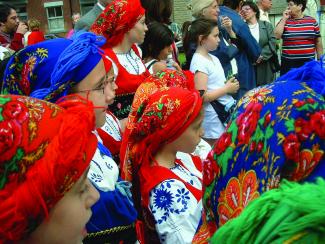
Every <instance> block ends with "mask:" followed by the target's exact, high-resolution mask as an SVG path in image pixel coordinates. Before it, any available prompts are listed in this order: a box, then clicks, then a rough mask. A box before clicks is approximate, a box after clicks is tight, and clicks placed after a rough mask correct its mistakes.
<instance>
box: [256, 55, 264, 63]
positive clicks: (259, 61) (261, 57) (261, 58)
mask: <svg viewBox="0 0 325 244" xmlns="http://www.w3.org/2000/svg"><path fill="white" fill-rule="evenodd" d="M262 61H263V56H262V55H260V56H259V57H258V59H257V60H256V62H255V63H256V64H260V63H262Z"/></svg>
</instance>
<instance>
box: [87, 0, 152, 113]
mask: <svg viewBox="0 0 325 244" xmlns="http://www.w3.org/2000/svg"><path fill="white" fill-rule="evenodd" d="M144 12H145V10H144V9H143V7H142V6H141V3H140V1H139V0H131V1H130V0H129V1H127V0H117V1H113V2H111V3H110V4H109V5H107V6H106V8H105V10H104V11H103V12H102V14H100V15H99V17H98V18H97V20H96V22H95V23H94V24H93V25H92V27H91V28H90V31H92V32H94V33H95V34H97V35H103V36H104V37H105V38H106V44H105V45H104V46H103V49H104V51H105V54H106V55H107V56H109V57H110V58H111V59H112V60H113V61H114V62H115V63H116V64H117V66H118V70H119V74H118V76H117V78H116V84H117V86H118V88H117V90H116V98H115V102H114V104H112V105H110V106H109V109H110V111H112V112H113V113H114V115H115V116H116V117H117V118H118V119H123V118H126V117H127V116H128V114H129V112H130V109H131V104H132V101H133V97H134V93H135V91H136V89H137V88H138V86H139V85H140V84H141V83H142V82H143V80H144V79H145V78H146V77H148V76H149V75H150V73H149V71H148V70H147V69H146V67H145V65H144V63H143V62H142V60H141V55H140V53H139V48H138V47H137V46H136V45H135V44H133V45H132V47H131V49H130V50H129V51H128V52H127V53H115V52H114V51H113V50H112V48H113V47H115V46H117V45H119V44H120V43H121V42H122V40H123V38H124V35H125V33H127V32H128V31H130V30H131V29H132V28H133V27H134V25H135V24H136V23H137V22H138V21H139V20H140V19H141V18H142V16H143V15H144Z"/></svg>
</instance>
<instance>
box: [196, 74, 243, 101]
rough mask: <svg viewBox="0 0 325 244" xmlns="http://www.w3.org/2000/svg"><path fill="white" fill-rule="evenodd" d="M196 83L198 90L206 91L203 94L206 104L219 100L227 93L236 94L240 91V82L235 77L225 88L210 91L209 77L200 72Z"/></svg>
mask: <svg viewBox="0 0 325 244" xmlns="http://www.w3.org/2000/svg"><path fill="white" fill-rule="evenodd" d="M194 82H195V88H196V89H197V90H203V91H205V93H204V94H203V101H204V102H212V101H214V100H216V99H217V98H219V97H221V96H223V95H226V94H227V93H235V92H237V90H238V89H239V82H238V81H237V80H236V79H235V77H232V78H230V79H229V80H228V81H227V82H226V84H225V85H224V86H223V87H220V88H218V89H215V90H212V91H208V75H207V74H205V73H203V72H200V71H197V72H195V75H194Z"/></svg>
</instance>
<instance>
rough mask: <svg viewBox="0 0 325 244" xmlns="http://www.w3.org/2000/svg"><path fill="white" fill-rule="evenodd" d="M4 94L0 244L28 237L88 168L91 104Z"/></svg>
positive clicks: (0, 109)
mask: <svg viewBox="0 0 325 244" xmlns="http://www.w3.org/2000/svg"><path fill="white" fill-rule="evenodd" d="M60 106H61V107H59V106H57V105H54V104H51V103H48V102H45V101H41V100H38V99H34V98H29V97H23V96H14V95H6V96H0V138H1V141H0V203H1V204H0V226H1V227H0V243H2V242H6V241H18V240H22V239H23V238H25V237H26V236H28V235H29V234H30V233H31V232H32V231H33V230H35V228H37V226H38V225H39V224H40V223H41V222H42V221H43V220H44V219H45V218H47V217H48V214H49V211H50V210H51V208H52V207H53V206H54V205H55V204H56V203H57V202H58V201H59V200H60V199H61V198H62V197H63V195H64V194H65V193H66V192H67V191H69V190H70V188H71V187H72V185H73V184H74V183H75V182H76V181H77V180H78V179H79V177H80V176H81V175H82V174H83V172H84V171H85V170H86V169H87V167H88V166H89V163H90V161H91V159H92V157H93V154H94V153H95V150H96V148H97V139H96V136H95V135H94V134H93V133H92V130H93V129H94V127H95V116H94V111H93V106H92V104H90V103H88V102H87V101H85V100H80V99H74V100H69V99H65V100H64V101H62V103H60Z"/></svg>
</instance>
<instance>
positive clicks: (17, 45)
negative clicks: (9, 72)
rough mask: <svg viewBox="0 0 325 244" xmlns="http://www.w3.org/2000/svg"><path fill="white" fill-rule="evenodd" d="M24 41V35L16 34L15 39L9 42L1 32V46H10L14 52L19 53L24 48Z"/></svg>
mask: <svg viewBox="0 0 325 244" xmlns="http://www.w3.org/2000/svg"><path fill="white" fill-rule="evenodd" d="M23 39H24V35H23V34H20V33H15V34H14V36H13V38H12V39H11V40H8V39H7V37H6V36H4V35H3V34H2V33H1V32H0V43H1V45H2V46H4V47H6V46H7V45H8V44H9V48H10V49H12V50H14V51H19V50H20V49H22V48H23V47H24V44H23Z"/></svg>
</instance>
